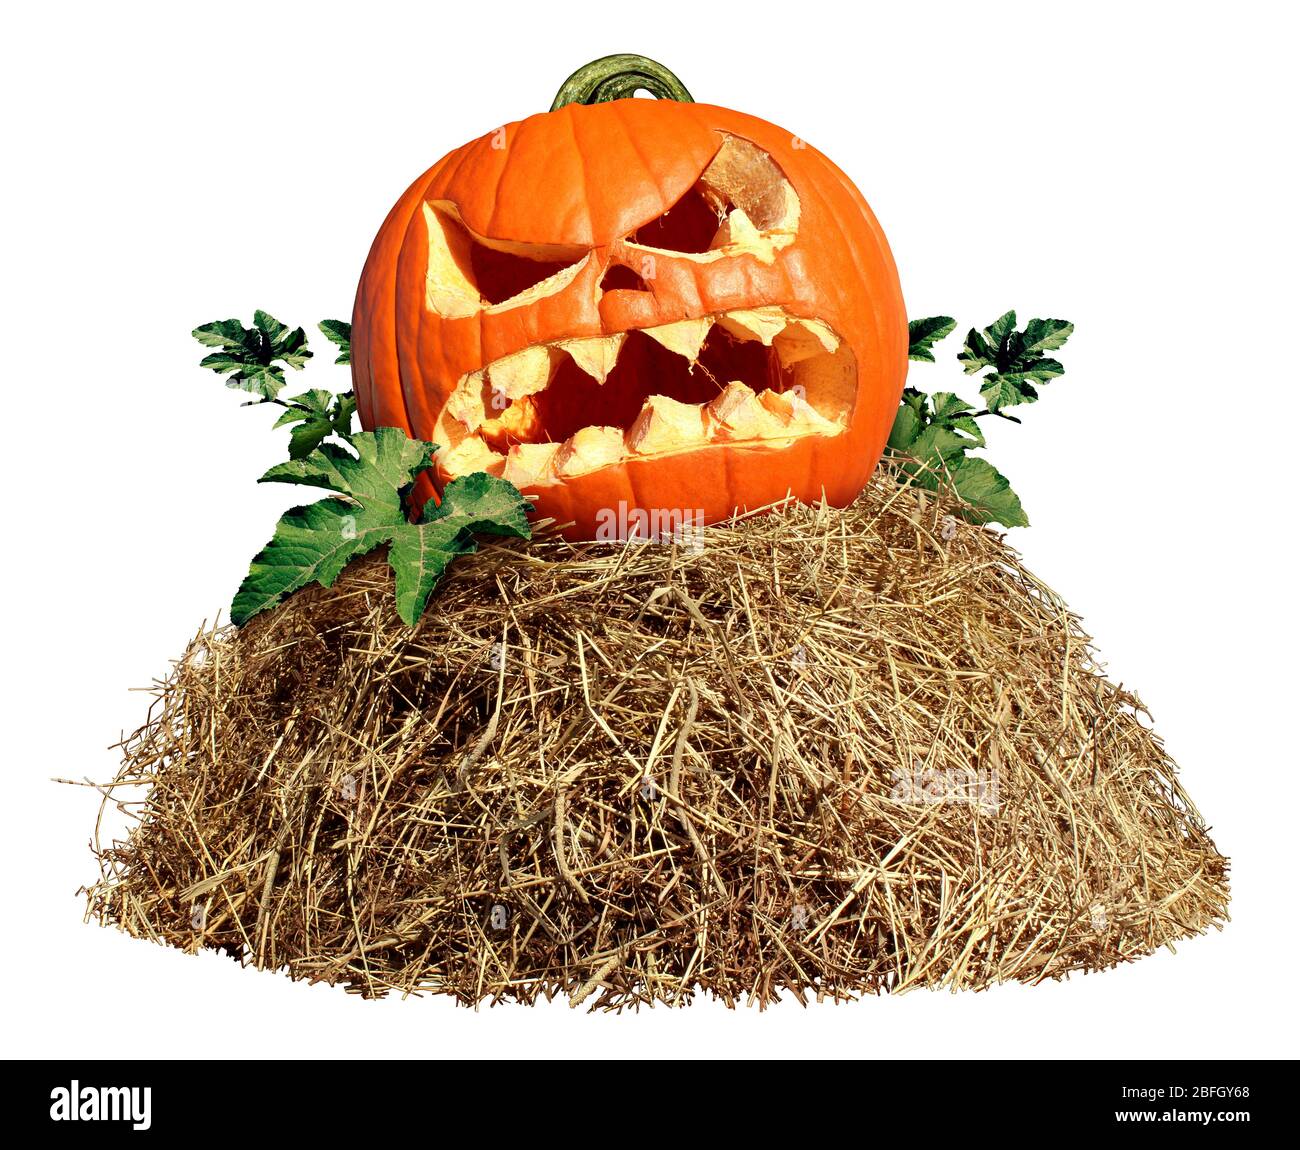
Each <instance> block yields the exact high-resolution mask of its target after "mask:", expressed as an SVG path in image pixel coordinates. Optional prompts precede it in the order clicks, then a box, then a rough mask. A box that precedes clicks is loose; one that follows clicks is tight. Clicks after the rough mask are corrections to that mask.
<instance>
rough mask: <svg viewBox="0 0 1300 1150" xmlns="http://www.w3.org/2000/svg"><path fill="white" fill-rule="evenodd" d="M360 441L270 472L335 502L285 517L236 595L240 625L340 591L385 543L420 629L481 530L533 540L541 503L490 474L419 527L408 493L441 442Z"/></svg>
mask: <svg viewBox="0 0 1300 1150" xmlns="http://www.w3.org/2000/svg"><path fill="white" fill-rule="evenodd" d="M315 402H317V400H316V399H315V398H313V399H312V400H309V401H308V403H315ZM351 445H352V447H353V449H354V450H355V452H356V454H355V455H353V454H351V453H350V452H348V451H347V450H345V449H344V448H343V447H341V446H339V445H338V444H333V443H326V444H322V445H321V446H319V447H316V448H315V449H313V450H312V451H311V452H310V453H309V454H307V455H306V456H305V457H303V458H301V459H291V460H289V461H288V462H287V463H281V464H278V465H277V466H275V467H272V468H271V469H270V470H269V471H268V472H267V473H266V474H265V475H263V476H262V482H264V483H296V484H305V485H309V486H314V487H323V488H325V489H326V490H327V491H330V492H333V493H334V497H333V498H329V499H323V500H321V501H320V502H318V503H312V504H310V505H308V506H306V507H295V508H293V509H292V510H290V511H288V512H286V513H285V514H284V515H283V516H282V517H281V518H280V521H279V523H278V524H277V525H276V529H275V534H274V536H273V537H272V538H271V541H270V542H269V543H268V544H267V545H266V547H264V548H263V549H262V551H261V552H259V553H258V555H257V557H256V558H255V559H254V560H253V563H252V565H251V567H250V568H249V571H248V575H247V577H246V578H245V579H244V582H243V583H242V584H241V585H240V588H239V590H238V592H237V593H236V595H235V599H234V603H233V604H232V606H231V612H230V614H231V619H232V620H233V621H234V622H235V623H236V624H237V625H238V624H243V623H244V622H246V621H247V620H248V619H251V618H252V617H253V616H254V615H256V614H257V613H258V612H260V611H265V610H266V609H267V608H268V607H272V606H274V605H275V604H276V603H278V602H279V601H280V600H281V599H282V598H284V596H286V595H288V594H290V593H292V592H294V591H296V590H298V589H299V588H301V587H305V586H307V584H309V583H312V582H316V583H319V584H320V585H321V586H323V587H328V586H330V585H331V584H332V583H333V582H334V580H335V579H337V578H338V575H339V572H340V571H342V570H343V568H344V567H345V566H347V564H348V563H349V562H350V561H351V560H352V559H354V558H356V557H357V556H358V555H364V554H365V553H366V552H368V551H370V550H372V549H374V548H375V547H378V546H379V545H381V544H384V543H390V544H392V546H391V547H390V550H389V562H390V564H391V565H392V566H393V568H394V571H395V573H396V575H397V582H398V610H399V613H400V614H401V616H402V618H403V619H404V620H405V621H406V622H408V623H410V624H412V625H414V623H415V621H416V620H417V619H418V618H419V616H420V613H421V611H422V610H423V609H424V606H425V604H426V603H427V601H428V597H429V593H430V591H432V589H433V586H434V584H435V583H436V582H437V580H438V578H439V577H440V576H441V574H442V573H443V571H444V570H445V569H446V567H447V564H448V563H450V562H451V560H452V559H454V558H455V557H456V556H457V555H461V554H465V553H466V552H467V551H471V550H473V549H474V543H473V540H472V539H471V538H470V536H471V534H472V533H474V532H479V533H488V532H491V533H495V534H502V535H516V536H519V537H522V538H527V537H528V536H529V534H530V531H529V527H528V523H527V519H526V518H525V516H526V514H527V512H528V511H531V510H532V507H531V505H530V504H528V503H527V501H525V500H524V499H523V497H522V496H521V495H520V494H519V492H518V491H517V490H515V488H514V487H512V486H511V485H510V484H509V483H506V482H505V480H501V479H493V478H491V477H489V476H486V475H470V476H465V477H463V478H462V479H461V480H456V481H453V482H452V483H450V484H448V486H447V490H446V493H444V499H443V505H442V506H441V507H438V508H430V507H428V506H426V509H425V515H424V517H423V519H422V521H421V522H420V523H418V524H416V523H411V522H410V521H409V520H408V518H407V515H406V508H405V506H404V504H403V499H402V492H403V491H404V490H405V489H406V488H407V487H408V486H409V485H410V484H411V483H412V482H413V481H414V480H415V477H416V476H417V475H419V474H420V472H422V471H424V470H425V469H426V468H428V467H429V466H430V464H431V462H432V458H433V452H434V451H435V450H436V448H435V447H434V445H433V444H431V443H423V442H420V441H419V440H413V439H409V438H408V437H407V436H406V434H405V433H404V432H402V431H401V430H399V429H397V428H392V427H384V428H380V429H379V430H378V431H374V432H359V433H357V434H356V435H354V436H352V439H351ZM458 484H459V485H461V486H460V487H458ZM444 509H445V510H444Z"/></svg>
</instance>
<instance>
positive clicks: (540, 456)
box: [501, 443, 560, 487]
mask: <svg viewBox="0 0 1300 1150" xmlns="http://www.w3.org/2000/svg"><path fill="white" fill-rule="evenodd" d="M559 450H560V445H559V444H558V443H516V444H515V445H514V446H513V447H512V448H511V449H510V451H509V452H508V453H507V454H506V465H505V469H504V470H503V471H502V473H501V478H502V479H505V480H507V481H509V482H510V483H513V484H514V485H515V486H516V487H527V486H528V485H530V484H533V483H536V482H538V481H539V480H550V479H552V478H553V477H554V476H553V472H552V469H551V465H552V464H553V463H554V462H555V456H556V454H557V453H558V452H559Z"/></svg>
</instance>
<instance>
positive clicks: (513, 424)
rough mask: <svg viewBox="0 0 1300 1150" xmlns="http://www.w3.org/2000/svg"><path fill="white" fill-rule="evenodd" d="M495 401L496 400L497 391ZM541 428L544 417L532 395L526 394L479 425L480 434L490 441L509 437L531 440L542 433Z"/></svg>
mask: <svg viewBox="0 0 1300 1150" xmlns="http://www.w3.org/2000/svg"><path fill="white" fill-rule="evenodd" d="M493 402H494V403H495V402H496V396H495V393H494V395H493ZM541 430H542V417H541V415H540V414H539V413H538V410H537V407H536V405H535V404H534V403H533V400H532V397H531V396H527V395H525V396H524V397H523V398H522V399H517V400H515V401H514V402H513V403H510V404H509V405H508V406H507V407H506V408H505V409H504V410H503V411H502V412H501V413H500V414H499V415H495V416H494V417H493V418H492V419H485V420H484V421H483V423H482V426H480V427H479V434H480V435H481V436H483V438H484V439H486V440H488V441H489V442H490V441H492V440H501V439H504V438H507V437H509V438H511V439H522V440H524V441H525V442H530V441H532V440H534V439H536V438H537V437H538V436H539V435H540V434H541Z"/></svg>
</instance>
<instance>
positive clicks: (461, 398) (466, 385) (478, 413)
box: [447, 371, 487, 431]
mask: <svg viewBox="0 0 1300 1150" xmlns="http://www.w3.org/2000/svg"><path fill="white" fill-rule="evenodd" d="M447 414H448V415H450V416H451V417H452V418H453V419H456V420H459V421H460V422H461V423H463V424H464V425H465V429H466V430H467V431H477V430H478V429H479V425H480V424H481V423H482V422H483V420H484V419H486V418H487V413H486V412H485V411H484V410H483V373H482V372H481V371H471V372H470V373H469V374H468V375H464V376H462V377H461V380H460V382H459V383H458V384H456V390H455V391H453V392H452V393H451V395H450V396H448V398H447Z"/></svg>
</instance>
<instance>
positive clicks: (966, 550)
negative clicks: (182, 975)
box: [87, 477, 1228, 1008]
mask: <svg viewBox="0 0 1300 1150" xmlns="http://www.w3.org/2000/svg"><path fill="white" fill-rule="evenodd" d="M952 510H953V507H952V505H951V503H950V502H948V501H947V497H935V496H933V495H919V494H918V493H916V492H914V491H912V490H909V489H904V488H899V487H897V486H896V485H895V484H894V483H892V482H891V481H890V480H889V479H888V478H887V477H882V478H880V479H878V480H877V482H876V484H875V485H874V486H873V487H872V488H871V489H870V490H869V491H868V492H867V493H866V494H865V495H864V496H863V497H862V499H861V500H860V501H859V502H858V503H857V504H856V505H855V506H854V507H852V508H850V509H848V510H846V511H836V510H832V509H826V508H807V507H799V506H791V507H786V508H783V509H779V510H777V511H775V512H773V513H772V514H770V515H766V516H761V517H753V518H748V519H744V520H741V521H737V522H735V523H732V524H728V525H724V526H719V527H711V528H709V529H708V530H707V532H706V533H705V545H704V547H703V549H702V550H700V551H698V552H695V551H693V550H691V549H689V548H682V547H671V546H665V545H658V544H641V545H633V546H618V545H584V546H575V545H572V544H568V543H565V542H564V541H562V540H560V539H558V538H555V537H550V538H543V539H540V540H535V541H534V542H533V543H531V544H528V545H501V546H491V547H489V548H488V549H487V550H485V551H484V552H482V553H480V554H478V555H476V556H473V557H471V558H468V559H466V560H462V561H461V562H459V563H458V564H456V565H455V567H454V569H453V573H452V574H451V575H450V576H449V577H448V578H447V580H446V581H445V583H444V584H443V586H442V587H441V588H440V589H439V590H438V591H437V592H436V594H435V596H434V600H433V603H432V606H431V609H430V611H429V612H428V613H427V614H426V616H425V618H424V620H423V621H422V623H421V625H420V626H419V628H418V629H415V630H410V629H408V628H406V627H404V626H403V625H402V624H401V623H400V621H399V620H398V619H397V617H396V615H395V614H394V612H393V609H392V607H391V605H390V604H391V585H390V577H389V574H388V571H387V568H386V565H385V564H384V562H383V560H382V558H381V557H379V556H371V557H368V558H367V559H364V560H361V561H358V562H355V563H354V564H353V565H352V566H351V567H350V568H349V569H348V570H347V571H346V572H345V573H344V575H343V576H342V577H341V578H340V579H339V581H338V583H337V585H336V586H335V587H334V588H332V589H330V590H323V589H320V588H312V589H310V590H307V591H303V592H300V593H298V594H297V595H295V596H293V597H292V598H291V599H290V600H289V601H288V602H287V603H286V604H285V605H283V606H282V607H280V608H279V609H277V610H275V611H273V612H269V613H267V614H266V615H263V616H261V617H259V618H257V619H255V620H254V621H253V622H252V623H250V624H249V625H248V626H246V627H245V628H243V629H242V630H240V631H237V632H236V631H233V630H231V629H228V628H227V629H206V630H204V631H203V632H202V633H201V634H200V635H199V636H198V637H197V638H196V639H195V641H194V642H193V643H192V644H191V645H190V648H189V650H188V652H187V653H186V655H185V657H184V658H183V659H181V660H180V661H179V662H178V663H177V664H176V667H175V670H174V673H173V674H172V675H171V677H170V678H168V679H167V681H166V682H164V683H160V684H159V685H158V686H157V698H156V701H155V703H154V705H153V707H152V709H151V712H150V716H149V719H148V722H147V723H146V724H145V725H144V726H143V727H142V728H141V729H140V730H139V731H137V732H136V733H135V734H134V735H133V736H131V737H130V738H129V739H127V740H126V741H125V742H124V744H123V751H124V762H123V766H122V769H121V772H120V774H119V775H118V777H117V779H116V780H115V782H114V783H113V784H112V786H111V787H109V788H106V790H105V794H106V796H108V797H107V798H106V800H105V801H106V804H107V805H108V806H109V808H110V809H109V811H108V812H107V813H110V814H111V807H112V805H114V804H116V805H117V806H119V807H120V808H121V810H122V811H123V812H125V813H126V814H127V815H128V816H129V817H130V819H131V829H130V833H129V835H128V836H127V837H126V838H125V839H124V840H122V841H115V842H113V843H111V844H110V845H102V846H101V845H99V844H98V840H97V849H98V851H99V859H100V863H101V869H102V877H101V878H100V880H99V881H98V882H97V883H95V884H94V885H93V886H92V887H90V888H89V890H88V891H87V895H88V912H87V913H88V917H93V918H95V919H97V920H99V921H101V922H104V923H114V924H116V925H118V926H120V927H121V928H122V929H123V930H126V931H127V932H129V933H131V934H133V935H136V936H139V937H142V938H149V939H154V940H156V941H160V942H164V943H168V944H170V945H173V946H178V947H181V948H183V949H185V950H188V951H197V950H199V949H200V948H204V947H214V948H220V949H221V950H224V951H225V952H227V953H229V954H231V955H233V956H236V957H238V958H239V959H240V960H241V961H243V962H247V963H251V964H253V965H256V966H259V967H268V968H273V969H280V970H284V971H286V972H287V973H289V974H290V975H291V976H292V977H294V978H307V979H313V980H325V981H328V982H331V983H337V982H341V983H345V984H347V985H348V986H349V988H350V989H353V990H355V991H357V992H360V993H363V994H366V995H379V994H383V993H385V992H388V991H391V990H397V991H402V992H418V991H426V990H433V991H441V992H445V993H448V994H452V995H454V996H455V997H456V998H457V999H459V1000H460V1001H462V1002H465V1003H478V1002H481V1001H484V1000H499V999H520V1000H523V1001H532V1000H534V999H536V998H538V997H539V996H545V997H551V996H553V995H556V994H564V995H568V996H569V997H570V999H571V1001H572V1002H573V1003H574V1004H575V1005H577V1004H579V1003H585V1004H586V1005H587V1006H590V1007H599V1008H617V1007H622V1006H627V1005H631V1004H636V1003H641V1002H651V1001H663V1002H669V1003H682V1002H685V1001H687V1000H689V999H690V998H691V996H692V995H693V994H694V993H696V992H699V991H706V992H711V993H713V994H715V995H717V996H719V997H720V998H721V999H723V1000H724V1001H725V1002H727V1003H728V1004H734V1003H736V1002H739V1001H743V1000H746V999H748V1000H751V1001H757V1002H758V1003H759V1004H766V1003H768V1002H771V1001H773V1000H774V999H775V998H776V997H777V996H778V995H779V994H780V993H781V992H782V991H790V992H793V993H794V995H796V996H797V997H798V998H799V999H800V1000H806V999H807V998H808V997H809V996H815V997H834V998H844V997H853V996H856V995H859V994H861V993H863V992H869V991H881V990H892V991H899V990H903V989H908V988H912V987H917V986H931V987H934V986H947V987H952V988H982V987H987V986H989V985H990V984H992V983H995V982H999V981H1003V980H1019V981H1023V982H1035V981H1038V980H1041V979H1044V978H1057V977H1060V976H1062V975H1065V974H1067V973H1068V972H1070V971H1075V970H1097V969H1102V968H1106V967H1110V966H1113V965H1115V964H1117V963H1120V962H1124V961H1127V960H1130V959H1134V958H1137V957H1139V956H1141V955H1145V954H1149V953H1151V952H1152V951H1154V950H1156V949H1157V948H1158V947H1161V946H1163V945H1168V944H1171V943H1172V942H1173V941H1175V940H1177V939H1181V938H1185V937H1187V936H1190V935H1194V934H1197V933H1200V932H1202V931H1204V930H1205V929H1206V928H1208V927H1209V926H1212V925H1214V926H1217V925H1219V924H1220V922H1221V921H1222V920H1223V919H1225V918H1226V906H1227V901H1228V892H1227V883H1226V871H1227V861H1226V860H1225V859H1224V858H1223V857H1222V856H1221V855H1220V854H1219V853H1218V852H1217V850H1216V849H1215V847H1214V845H1213V843H1212V842H1211V841H1210V839H1209V838H1208V836H1207V833H1206V828H1205V826H1204V824H1203V822H1202V820H1201V818H1200V816H1199V814H1198V813H1197V811H1196V809H1195V808H1194V807H1193V805H1192V804H1191V802H1190V801H1189V800H1188V798H1187V796H1186V795H1185V794H1184V792H1183V790H1182V788H1181V787H1180V785H1179V783H1178V781H1177V778H1176V776H1175V768H1174V764H1173V763H1172V762H1171V761H1170V759H1169V757H1168V756H1167V755H1166V754H1165V752H1164V750H1163V748H1162V746H1161V743H1160V741H1159V739H1158V738H1156V736H1155V735H1154V734H1152V733H1151V731H1150V730H1149V728H1148V727H1147V726H1146V725H1145V724H1144V723H1143V722H1142V721H1141V716H1142V715H1143V714H1144V712H1143V709H1142V706H1141V704H1140V702H1139V701H1138V700H1137V698H1136V697H1135V696H1133V695H1132V694H1131V693H1130V692H1128V691H1126V690H1124V689H1122V688H1121V687H1117V686H1115V685H1114V684H1112V683H1110V682H1108V681H1107V680H1106V679H1105V678H1104V677H1103V676H1102V675H1101V674H1100V673H1099V671H1098V669H1097V667H1096V665H1095V663H1094V662H1093V657H1092V654H1091V651H1090V647H1089V639H1088V637H1087V636H1086V635H1085V634H1084V633H1083V632H1082V630H1081V629H1080V626H1079V622H1078V620H1077V619H1076V618H1075V617H1074V616H1073V615H1071V614H1070V612H1069V611H1068V610H1067V608H1066V607H1065V605H1064V604H1063V603H1062V602H1061V601H1060V599H1059V598H1058V597H1057V596H1056V595H1055V594H1054V593H1053V592H1052V591H1051V590H1050V589H1049V588H1047V587H1046V586H1044V585H1043V584H1042V583H1041V582H1039V581H1038V580H1037V579H1035V578H1034V577H1033V576H1032V575H1030V574H1029V573H1028V572H1027V571H1025V570H1024V568H1023V567H1022V566H1021V565H1020V563H1019V561H1018V559H1017V557H1016V555H1015V554H1014V553H1013V552H1012V551H1011V550H1010V549H1009V548H1008V547H1007V546H1006V545H1005V544H1004V543H1003V542H1002V540H1001V538H1000V536H999V535H997V534H996V533H994V532H992V531H989V530H985V529H980V528H976V527H971V526H968V525H967V524H965V523H958V522H956V521H955V520H954V519H953V518H952V517H951V511H952ZM139 786H143V787H146V788H147V791H146V792H144V793H143V797H135V798H128V797H127V796H128V795H134V796H139V795H140V794H141V792H139V791H138V790H137V789H136V788H137V787H139Z"/></svg>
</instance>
